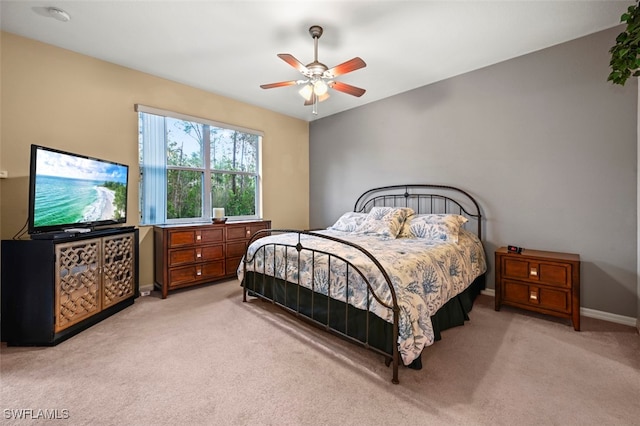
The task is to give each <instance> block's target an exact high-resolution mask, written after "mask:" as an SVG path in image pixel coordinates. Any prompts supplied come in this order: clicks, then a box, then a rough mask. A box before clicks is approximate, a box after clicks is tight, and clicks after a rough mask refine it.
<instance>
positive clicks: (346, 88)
mask: <svg viewBox="0 0 640 426" xmlns="http://www.w3.org/2000/svg"><path fill="white" fill-rule="evenodd" d="M329 86H331V88H333V89H336V90H337V91H339V92H344V93H348V94H349V95H353V96H357V97H360V96H362V95H364V92H366V90H364V89H361V88H359V87H356V86H352V85H350V84H347V83H341V82H339V81H332V82H330V83H329Z"/></svg>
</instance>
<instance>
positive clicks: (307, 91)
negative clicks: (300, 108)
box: [298, 84, 313, 101]
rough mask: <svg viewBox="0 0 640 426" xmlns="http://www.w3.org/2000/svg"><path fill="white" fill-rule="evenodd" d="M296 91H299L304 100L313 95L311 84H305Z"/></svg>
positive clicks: (309, 98)
mask: <svg viewBox="0 0 640 426" xmlns="http://www.w3.org/2000/svg"><path fill="white" fill-rule="evenodd" d="M298 93H300V96H302V97H303V98H304V100H305V101H310V100H311V95H313V86H312V85H311V84H305V85H304V86H302V89H300V90H299V91H298Z"/></svg>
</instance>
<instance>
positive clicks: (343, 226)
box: [327, 212, 368, 232]
mask: <svg viewBox="0 0 640 426" xmlns="http://www.w3.org/2000/svg"><path fill="white" fill-rule="evenodd" d="M367 216H368V214H367V213H356V212H346V213H345V214H343V215H342V216H340V218H339V219H338V220H337V222H336V223H334V224H333V225H331V226H330V227H329V228H327V229H331V230H333V231H344V232H355V230H356V229H357V228H358V226H360V225H361V224H362V222H364V220H365V219H366V218H367Z"/></svg>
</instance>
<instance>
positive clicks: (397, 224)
mask: <svg viewBox="0 0 640 426" xmlns="http://www.w3.org/2000/svg"><path fill="white" fill-rule="evenodd" d="M412 214H414V211H413V210H412V209H410V208H407V207H372V208H371V210H370V211H369V214H368V215H367V217H366V219H365V220H364V222H362V223H361V224H360V226H358V228H357V229H356V232H357V233H360V234H367V235H378V236H381V237H383V238H386V239H393V238H396V237H397V236H398V234H399V233H400V231H401V230H402V225H403V224H404V221H405V220H406V219H407V217H409V216H411V215H412Z"/></svg>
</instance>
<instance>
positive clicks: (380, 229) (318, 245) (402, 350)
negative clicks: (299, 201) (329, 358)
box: [238, 184, 486, 384]
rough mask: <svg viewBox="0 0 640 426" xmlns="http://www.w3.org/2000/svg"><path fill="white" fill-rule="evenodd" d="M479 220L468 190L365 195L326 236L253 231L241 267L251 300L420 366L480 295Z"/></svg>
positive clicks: (389, 360) (427, 188) (416, 188)
mask: <svg viewBox="0 0 640 426" xmlns="http://www.w3.org/2000/svg"><path fill="white" fill-rule="evenodd" d="M485 272H486V256H485V253H484V248H483V245H482V215H481V211H480V207H479V205H478V203H477V202H476V200H475V199H474V198H473V197H472V196H471V195H469V194H468V193H467V192H465V191H463V190H461V189H458V188H455V187H451V186H444V185H429V184H411V185H393V186H385V187H380V188H374V189H371V190H368V191H366V192H365V193H363V194H362V195H361V196H360V197H359V198H358V199H357V201H356V203H355V206H354V209H353V211H350V212H345V213H344V214H343V215H342V216H341V217H340V218H338V220H337V221H336V222H335V223H334V224H333V225H332V226H330V227H328V228H327V229H322V230H316V231H300V230H291V229H270V230H264V231H260V232H258V233H257V234H256V235H254V237H253V238H252V240H251V241H250V243H249V244H248V247H247V251H246V253H245V255H244V257H243V261H242V262H241V264H240V266H239V268H238V278H239V279H240V282H241V285H242V286H243V301H246V300H247V297H248V296H250V297H257V298H260V299H262V300H266V301H270V302H272V303H274V304H275V305H278V306H280V307H281V308H283V309H285V310H286V311H288V312H290V313H292V314H294V315H296V316H298V317H300V318H301V319H304V320H306V321H309V322H311V323H312V324H314V325H316V326H319V327H322V328H323V329H325V330H327V331H329V332H331V333H333V334H336V335H338V336H340V337H343V338H345V339H347V340H349V341H351V342H354V343H356V344H359V345H362V346H364V347H365V348H368V349H370V350H373V351H374V352H377V353H379V354H381V355H383V357H384V360H385V362H386V364H387V365H392V382H393V383H396V384H397V383H399V379H398V367H399V365H400V363H402V364H403V365H405V366H407V367H409V368H413V369H420V368H422V361H421V354H422V351H423V350H424V349H425V348H426V347H428V346H430V345H431V344H433V343H434V342H435V341H437V340H439V339H440V337H441V335H440V332H441V331H442V330H445V329H447V328H450V327H453V326H458V325H462V324H464V322H465V321H466V320H468V315H467V314H468V313H469V311H470V310H471V308H472V306H473V301H474V299H475V297H476V296H477V294H478V293H479V292H480V290H481V289H483V288H484V284H485V283H484V279H485Z"/></svg>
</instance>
